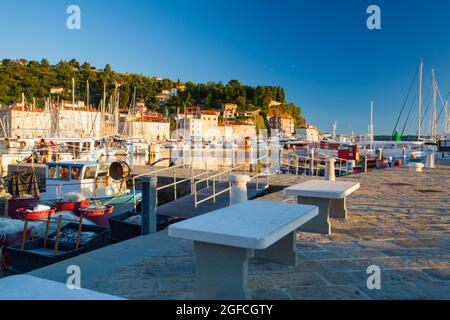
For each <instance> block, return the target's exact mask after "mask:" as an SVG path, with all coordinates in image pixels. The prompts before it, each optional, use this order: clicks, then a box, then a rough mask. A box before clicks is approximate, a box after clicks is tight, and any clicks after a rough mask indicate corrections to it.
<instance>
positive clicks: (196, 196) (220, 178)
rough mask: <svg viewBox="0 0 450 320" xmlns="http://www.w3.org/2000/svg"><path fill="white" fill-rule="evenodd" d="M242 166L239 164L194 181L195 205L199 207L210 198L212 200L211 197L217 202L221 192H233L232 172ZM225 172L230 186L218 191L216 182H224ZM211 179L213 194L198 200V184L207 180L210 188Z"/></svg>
mask: <svg viewBox="0 0 450 320" xmlns="http://www.w3.org/2000/svg"><path fill="white" fill-rule="evenodd" d="M241 167H242V165H240V166H237V167H234V168H231V169H228V170H226V171H223V172H219V173H217V174H215V175H212V176H209V177H207V178H205V179H202V180H199V181H196V182H195V183H194V204H195V207H196V208H197V207H198V205H199V204H202V203H204V202H206V201H208V200H211V199H213V201H214V203H215V202H216V198H217V196H219V195H221V194H223V193H226V192H231V179H230V178H231V173H232V172H233V171H237V170H238V169H240V168H241ZM225 174H227V175H228V188H225V189H224V190H222V191H219V192H216V182H217V180H219V182H222V177H223V176H224V175H225ZM211 180H212V189H213V190H212V191H213V193H212V195H210V196H209V197H206V198H204V199H202V200H198V190H197V186H198V185H199V184H200V183H204V182H206V184H207V188H208V187H209V181H211Z"/></svg>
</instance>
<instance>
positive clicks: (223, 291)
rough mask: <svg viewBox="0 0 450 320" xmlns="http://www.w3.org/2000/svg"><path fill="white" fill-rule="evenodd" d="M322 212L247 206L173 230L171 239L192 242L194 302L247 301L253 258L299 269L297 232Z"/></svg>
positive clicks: (308, 208) (299, 207)
mask: <svg viewBox="0 0 450 320" xmlns="http://www.w3.org/2000/svg"><path fill="white" fill-rule="evenodd" d="M317 215H318V208H317V207H314V206H305V205H297V204H288V203H280V202H269V201H246V202H242V203H239V204H237V205H234V206H231V207H227V208H223V209H220V210H217V211H214V212H211V213H208V214H204V215H201V216H198V217H195V218H192V219H189V220H185V221H182V222H179V223H176V224H173V225H171V226H169V235H170V236H172V237H176V238H182V239H188V240H193V241H194V250H195V255H196V276H197V281H196V285H195V287H194V299H208V300H209V299H220V300H229V299H245V298H247V294H246V292H247V290H246V284H247V270H248V260H249V259H250V257H251V254H252V250H255V257H256V258H260V259H265V260H270V261H275V262H278V263H289V264H293V265H295V264H297V255H296V252H295V243H296V230H297V229H298V228H299V227H301V226H302V225H303V224H304V223H306V222H307V221H309V220H311V219H312V218H314V217H315V216H317Z"/></svg>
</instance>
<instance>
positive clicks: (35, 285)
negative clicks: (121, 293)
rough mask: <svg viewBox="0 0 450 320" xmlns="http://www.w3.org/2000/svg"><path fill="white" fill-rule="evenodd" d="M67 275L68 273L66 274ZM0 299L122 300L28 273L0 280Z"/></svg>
mask: <svg viewBox="0 0 450 320" xmlns="http://www.w3.org/2000/svg"><path fill="white" fill-rule="evenodd" d="M67 277H69V275H67ZM0 300H20V301H22V300H123V299H122V298H119V297H116V296H111V295H108V294H104V293H100V292H95V291H91V290H86V289H73V290H70V289H69V288H68V287H67V284H65V283H60V282H55V281H51V280H47V279H41V278H37V277H33V276H30V275H17V276H10V277H6V278H3V279H1V280H0Z"/></svg>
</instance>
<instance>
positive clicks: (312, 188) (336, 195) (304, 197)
mask: <svg viewBox="0 0 450 320" xmlns="http://www.w3.org/2000/svg"><path fill="white" fill-rule="evenodd" d="M359 187H360V185H359V183H357V182H348V181H327V180H309V181H307V182H304V183H301V184H298V185H295V186H292V187H289V188H286V189H284V194H285V195H287V196H295V197H297V202H298V203H300V204H309V205H315V206H318V207H319V215H318V216H317V217H315V218H314V219H312V220H311V221H309V222H308V223H305V224H304V225H303V226H302V227H301V228H299V231H303V232H312V233H321V234H331V225H330V222H329V218H330V217H332V218H343V219H345V218H347V196H348V195H350V194H352V193H353V192H354V191H356V190H358V189H359Z"/></svg>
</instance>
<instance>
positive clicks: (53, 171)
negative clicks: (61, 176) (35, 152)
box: [48, 165, 58, 179]
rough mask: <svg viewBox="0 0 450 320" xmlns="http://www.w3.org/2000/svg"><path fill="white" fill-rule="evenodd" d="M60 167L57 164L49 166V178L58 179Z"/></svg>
mask: <svg viewBox="0 0 450 320" xmlns="http://www.w3.org/2000/svg"><path fill="white" fill-rule="evenodd" d="M57 169H58V167H57V166H56V165H51V166H48V178H49V179H58V170H57Z"/></svg>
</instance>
